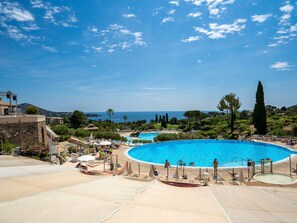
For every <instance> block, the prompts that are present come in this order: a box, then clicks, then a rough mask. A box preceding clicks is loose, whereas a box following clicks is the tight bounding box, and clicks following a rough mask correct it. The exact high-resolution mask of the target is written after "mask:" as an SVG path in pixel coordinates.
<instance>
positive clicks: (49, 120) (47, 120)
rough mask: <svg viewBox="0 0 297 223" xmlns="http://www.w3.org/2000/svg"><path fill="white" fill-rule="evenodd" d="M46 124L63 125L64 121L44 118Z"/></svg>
mask: <svg viewBox="0 0 297 223" xmlns="http://www.w3.org/2000/svg"><path fill="white" fill-rule="evenodd" d="M46 123H47V124H63V123H64V119H63V118H61V117H46Z"/></svg>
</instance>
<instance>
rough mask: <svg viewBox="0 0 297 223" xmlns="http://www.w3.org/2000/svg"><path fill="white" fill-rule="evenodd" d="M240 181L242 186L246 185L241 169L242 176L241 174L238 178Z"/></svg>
mask: <svg viewBox="0 0 297 223" xmlns="http://www.w3.org/2000/svg"><path fill="white" fill-rule="evenodd" d="M238 181H239V182H240V185H242V183H244V181H245V180H244V176H243V173H242V169H240V174H239V177H238Z"/></svg>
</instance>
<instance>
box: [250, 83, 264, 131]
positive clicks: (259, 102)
mask: <svg viewBox="0 0 297 223" xmlns="http://www.w3.org/2000/svg"><path fill="white" fill-rule="evenodd" d="M253 123H254V126H255V128H256V129H257V131H256V133H257V134H263V135H265V134H266V132H267V123H266V109H265V103H264V90H263V85H262V83H261V81H259V82H258V87H257V92H256V104H255V107H254V113H253Z"/></svg>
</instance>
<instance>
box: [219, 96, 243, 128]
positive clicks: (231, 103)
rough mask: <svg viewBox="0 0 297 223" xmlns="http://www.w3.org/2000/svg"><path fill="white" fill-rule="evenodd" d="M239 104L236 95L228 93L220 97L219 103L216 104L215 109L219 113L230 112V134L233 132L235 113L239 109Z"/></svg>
mask: <svg viewBox="0 0 297 223" xmlns="http://www.w3.org/2000/svg"><path fill="white" fill-rule="evenodd" d="M240 106H241V103H240V102H239V98H238V97H237V98H236V94H234V93H230V94H227V95H225V96H224V97H222V99H221V101H220V103H219V104H218V106H217V108H218V109H219V110H220V111H223V110H227V112H228V111H229V112H230V116H231V117H230V118H231V132H232V133H233V130H234V123H235V117H236V116H235V115H236V111H237V110H238V109H239V108H240Z"/></svg>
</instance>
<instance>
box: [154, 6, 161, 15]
mask: <svg viewBox="0 0 297 223" xmlns="http://www.w3.org/2000/svg"><path fill="white" fill-rule="evenodd" d="M162 9H163V7H159V8H156V9H155V11H154V13H153V16H155V15H158V14H159V13H160V11H161V10H162Z"/></svg>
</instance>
